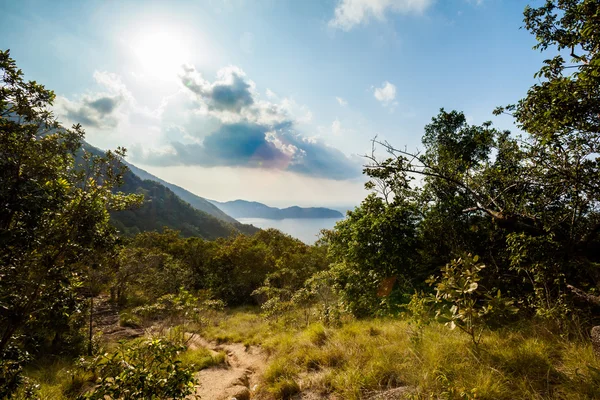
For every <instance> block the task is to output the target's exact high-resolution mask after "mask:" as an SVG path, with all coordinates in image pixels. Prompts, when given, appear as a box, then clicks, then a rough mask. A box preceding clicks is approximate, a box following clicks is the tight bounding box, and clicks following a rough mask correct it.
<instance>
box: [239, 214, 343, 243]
mask: <svg viewBox="0 0 600 400" xmlns="http://www.w3.org/2000/svg"><path fill="white" fill-rule="evenodd" d="M342 219H343V218H289V219H265V218H237V220H238V221H240V222H241V223H244V224H252V225H254V226H256V227H258V228H261V229H266V228H275V229H279V230H280V231H281V232H284V233H287V234H288V235H290V236H293V237H295V238H298V239H300V240H302V241H303V242H304V243H307V244H313V243H315V241H316V240H317V235H318V234H319V231H320V230H321V229H331V228H333V226H334V225H335V223H336V222H338V221H340V220H342Z"/></svg>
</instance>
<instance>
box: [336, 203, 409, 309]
mask: <svg viewBox="0 0 600 400" xmlns="http://www.w3.org/2000/svg"><path fill="white" fill-rule="evenodd" d="M416 226H417V214H416V212H415V209H414V207H413V206H412V205H411V204H409V203H407V202H405V201H404V199H402V198H400V197H396V198H395V199H394V200H393V201H392V202H391V203H390V202H387V201H386V199H384V198H382V197H378V196H376V195H375V194H371V195H369V196H368V197H367V198H366V199H365V200H364V201H363V202H362V204H361V205H360V207H357V208H356V209H355V210H354V211H349V212H348V214H347V217H346V219H344V220H342V221H340V222H338V223H337V224H336V226H335V228H334V230H332V231H328V232H327V231H326V232H324V233H325V234H324V240H325V241H326V242H327V244H328V246H329V249H328V253H329V257H330V258H331V260H332V262H333V263H334V266H333V267H332V270H331V272H332V274H333V276H334V277H335V278H334V282H335V288H336V290H337V291H338V292H339V293H340V294H341V296H342V301H343V302H344V304H345V305H346V306H347V307H348V308H349V310H350V311H351V312H352V313H353V314H355V315H357V316H367V315H371V314H373V313H377V312H383V311H390V308H389V307H390V305H391V304H393V303H391V302H390V299H391V298H390V296H388V295H382V294H381V293H378V292H379V289H380V287H381V286H382V284H384V282H385V281H386V279H387V280H389V279H390V278H391V279H394V282H395V281H396V280H397V282H398V283H399V284H398V286H399V287H402V286H404V287H407V286H410V285H409V283H410V281H411V280H412V279H413V278H415V277H416V273H415V270H414V266H415V264H416V261H417V258H418V253H417V248H416V247H417V242H416V236H417V234H416ZM394 282H392V285H393V284H394Z"/></svg>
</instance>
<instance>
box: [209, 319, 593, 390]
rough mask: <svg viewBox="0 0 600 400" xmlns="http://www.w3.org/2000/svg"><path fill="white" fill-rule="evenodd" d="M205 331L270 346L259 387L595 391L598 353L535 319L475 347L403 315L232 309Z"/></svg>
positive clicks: (463, 338) (458, 335)
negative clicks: (330, 320)
mask: <svg viewBox="0 0 600 400" xmlns="http://www.w3.org/2000/svg"><path fill="white" fill-rule="evenodd" d="M206 334H207V335H208V336H212V338H214V339H219V340H222V341H241V342H248V343H252V344H260V345H262V346H263V348H264V349H266V350H267V351H268V352H269V354H270V358H269V360H270V361H269V365H268V367H267V370H266V371H265V373H264V377H263V378H264V387H263V389H262V390H261V392H262V393H263V395H264V396H265V397H267V398H269V397H270V398H288V397H289V396H291V394H290V393H295V392H296V391H298V390H310V391H312V392H316V393H318V394H320V395H321V396H323V397H325V396H328V395H335V396H336V397H337V398H343V399H362V398H368V397H369V396H370V395H372V394H373V393H376V392H378V391H383V390H387V389H391V388H398V387H405V388H406V391H404V393H405V394H406V396H407V397H410V398H414V399H430V398H436V399H437V398H441V399H507V400H508V399H596V398H597V399H600V360H598V359H596V358H595V357H594V354H593V351H592V348H591V345H590V344H589V343H587V341H581V340H579V341H570V340H568V339H565V338H563V337H562V336H561V335H559V334H556V333H552V332H551V331H550V330H548V329H547V327H546V326H545V325H544V324H543V323H541V322H535V321H529V322H525V323H523V324H521V325H519V326H513V327H511V328H510V329H509V328H505V329H501V330H497V331H488V332H486V333H485V334H484V336H483V340H482V343H481V344H480V345H479V346H478V347H474V346H473V344H472V343H471V341H470V339H469V337H468V336H467V335H465V334H463V333H461V332H459V331H457V330H456V331H451V330H449V329H448V328H446V327H444V326H442V325H439V324H436V323H432V324H429V325H427V326H425V327H424V328H422V329H420V330H419V331H418V332H417V331H415V329H414V328H413V326H412V325H411V324H410V323H409V322H407V321H403V320H393V319H374V320H365V321H353V322H349V323H346V324H344V325H343V326H341V327H339V328H332V327H326V326H324V325H322V324H320V323H314V324H311V325H309V326H308V327H305V326H302V325H301V324H289V323H288V324H285V323H281V322H268V321H266V320H265V319H263V318H261V317H260V316H258V315H256V314H255V313H254V312H251V311H241V312H232V313H229V314H228V315H226V316H225V317H223V319H222V320H221V321H220V323H218V324H217V325H216V326H213V327H211V328H209V329H207V330H206Z"/></svg>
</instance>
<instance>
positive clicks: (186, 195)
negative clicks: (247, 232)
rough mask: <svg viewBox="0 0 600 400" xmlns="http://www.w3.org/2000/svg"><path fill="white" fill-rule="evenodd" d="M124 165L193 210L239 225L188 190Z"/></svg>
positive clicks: (134, 167) (139, 169) (129, 165)
mask: <svg viewBox="0 0 600 400" xmlns="http://www.w3.org/2000/svg"><path fill="white" fill-rule="evenodd" d="M126 164H127V166H128V167H129V169H130V170H131V172H133V173H134V174H136V175H137V176H139V177H140V178H142V179H144V180H150V181H154V182H158V183H160V184H162V185H163V186H166V187H167V188H169V189H171V191H173V193H175V194H176V195H177V196H179V197H180V198H181V200H183V201H187V202H188V203H190V205H191V206H192V207H194V208H195V209H197V210H200V211H204V212H205V213H207V214H210V215H212V216H213V217H216V218H219V219H220V220H223V221H225V222H229V223H230V224H236V223H239V222H238V221H236V220H235V219H234V218H232V217H230V216H229V215H227V214H225V213H224V212H223V211H222V210H221V209H219V208H218V207H217V206H215V205H214V204H213V203H211V202H210V201H208V200H206V199H205V198H203V197H200V196H197V195H195V194H194V193H192V192H190V191H188V190H185V189H184V188H182V187H180V186H177V185H175V184H172V183H169V182H166V181H164V180H162V179H160V178H159V177H157V176H154V175H152V174H150V173H149V172H146V171H144V170H143V169H141V168H138V167H136V166H135V165H133V164H130V163H126Z"/></svg>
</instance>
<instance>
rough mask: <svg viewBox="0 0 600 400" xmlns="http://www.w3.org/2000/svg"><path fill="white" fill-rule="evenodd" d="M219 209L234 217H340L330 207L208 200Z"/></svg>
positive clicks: (340, 215) (340, 214) (339, 214)
mask: <svg viewBox="0 0 600 400" xmlns="http://www.w3.org/2000/svg"><path fill="white" fill-rule="evenodd" d="M209 201H211V202H212V203H213V204H215V205H216V206H217V207H219V208H220V209H221V210H223V211H225V212H226V213H227V214H229V215H231V216H232V217H234V218H265V219H284V218H342V217H343V215H342V213H341V212H339V211H336V210H332V209H330V208H322V207H310V208H302V207H298V206H293V207H287V208H277V207H269V206H267V205H265V204H262V203H258V202H256V201H246V200H234V201H227V202H223V203H222V202H218V201H215V200H209Z"/></svg>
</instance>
